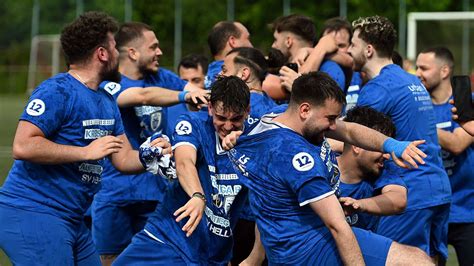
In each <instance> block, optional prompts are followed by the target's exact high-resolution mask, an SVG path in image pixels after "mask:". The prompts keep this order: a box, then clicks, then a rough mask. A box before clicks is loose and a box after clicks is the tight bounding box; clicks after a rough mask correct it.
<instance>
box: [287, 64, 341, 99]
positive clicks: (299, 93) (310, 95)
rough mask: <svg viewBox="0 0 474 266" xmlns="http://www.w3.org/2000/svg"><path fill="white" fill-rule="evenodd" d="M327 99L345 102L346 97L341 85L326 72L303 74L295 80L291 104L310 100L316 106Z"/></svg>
mask: <svg viewBox="0 0 474 266" xmlns="http://www.w3.org/2000/svg"><path fill="white" fill-rule="evenodd" d="M327 99H333V100H335V101H336V102H338V103H341V104H345V103H346V97H345V96H344V93H343V92H342V90H341V89H340V88H339V85H337V83H336V82H335V81H334V80H333V79H332V78H331V77H330V76H329V75H328V74H326V73H324V72H310V73H308V74H303V75H301V76H300V77H299V78H297V79H296V80H295V81H294V82H293V86H292V89H291V96H290V103H289V105H290V106H296V105H299V104H301V103H303V102H309V103H311V104H314V105H316V106H322V105H324V103H325V101H326V100H327Z"/></svg>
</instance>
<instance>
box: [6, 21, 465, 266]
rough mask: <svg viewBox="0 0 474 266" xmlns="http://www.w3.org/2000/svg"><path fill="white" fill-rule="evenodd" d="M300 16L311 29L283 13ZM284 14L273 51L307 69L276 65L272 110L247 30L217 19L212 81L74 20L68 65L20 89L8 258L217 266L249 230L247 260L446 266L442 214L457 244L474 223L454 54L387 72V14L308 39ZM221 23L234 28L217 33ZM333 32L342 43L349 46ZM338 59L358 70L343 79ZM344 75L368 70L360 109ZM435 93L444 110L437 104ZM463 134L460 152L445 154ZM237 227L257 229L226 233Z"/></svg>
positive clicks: (66, 35)
mask: <svg viewBox="0 0 474 266" xmlns="http://www.w3.org/2000/svg"><path fill="white" fill-rule="evenodd" d="M285 19H287V20H285ZM299 19H302V21H304V23H307V21H308V18H306V17H304V16H294V15H292V16H289V18H288V17H287V18H283V19H279V20H278V23H280V24H282V21H283V22H285V21H286V23H283V25H286V26H288V25H290V24H291V23H295V25H300V26H301V25H303V24H304V23H298V20H299ZM278 23H276V24H275V25H276V26H275V34H274V36H275V38H276V39H279V38H287V39H285V40H287V42H283V43H284V45H287V47H286V48H287V50H288V51H286V52H283V54H285V53H288V54H289V55H290V57H292V58H293V59H294V60H295V62H297V61H298V60H299V59H300V58H299V57H298V56H299V55H296V54H293V55H291V51H292V49H293V48H294V47H296V46H298V45H301V46H302V47H298V48H301V49H303V51H306V52H305V53H306V56H305V60H306V59H307V60H308V64H311V66H312V68H311V70H312V71H311V72H309V73H306V72H304V71H300V73H297V72H296V71H293V70H291V71H290V70H289V69H288V68H287V67H283V68H282V71H283V72H285V73H281V84H283V86H284V87H286V88H287V90H288V91H289V92H291V96H290V98H289V100H288V101H287V103H286V104H280V105H278V104H277V103H275V102H274V101H273V100H272V99H271V98H270V97H269V96H268V95H267V94H266V93H265V92H264V91H267V90H271V89H272V86H274V84H273V83H272V82H273V81H272V79H273V80H274V77H275V76H276V77H277V79H278V76H277V75H271V74H268V73H267V72H268V68H269V65H268V62H267V59H266V58H265V57H264V56H263V54H262V53H261V52H260V51H259V50H257V49H255V48H252V47H251V44H250V42H249V40H248V32H247V31H246V29H245V27H244V26H243V25H242V24H240V23H236V22H221V23H218V24H216V26H215V27H214V28H213V31H215V32H218V33H219V36H223V37H222V38H224V37H225V38H224V39H225V40H224V41H223V42H221V43H220V44H219V45H217V48H215V49H212V48H211V50H212V51H213V55H214V57H215V59H216V61H215V62H213V63H211V64H212V65H213V66H214V65H218V66H219V67H218V68H219V69H220V77H217V78H216V77H215V73H214V74H210V75H208V76H207V78H206V83H207V85H208V86H209V89H210V91H207V90H204V89H200V88H197V87H195V86H194V85H192V84H191V83H187V82H185V81H183V80H181V79H180V78H179V77H178V76H177V75H175V74H174V73H173V72H171V71H168V70H166V69H163V68H159V63H158V59H159V57H160V56H161V50H160V48H159V42H158V40H157V38H156V36H155V34H154V33H153V30H152V29H151V28H150V27H149V26H148V25H146V24H143V23H138V22H128V23H124V24H123V25H121V26H120V27H118V25H117V23H116V22H115V20H114V19H113V18H111V17H110V16H108V15H106V14H104V13H99V12H88V13H85V14H83V15H81V16H80V17H79V18H78V19H76V20H75V21H73V22H72V23H71V24H69V25H67V26H66V27H65V28H64V30H63V32H62V34H61V44H62V47H63V50H64V53H65V56H66V61H67V64H68V68H69V71H68V72H67V73H62V74H59V75H56V76H54V77H52V78H50V79H48V80H46V81H45V82H43V83H42V84H41V85H40V86H39V87H38V88H37V89H36V90H35V91H34V92H33V94H32V96H31V97H30V100H29V102H28V104H27V107H26V108H25V111H24V113H23V114H22V116H21V117H20V122H19V125H18V129H17V132H16V135H15V140H14V143H13V155H14V159H15V162H14V165H13V167H12V169H11V171H10V173H9V175H8V177H7V180H6V182H5V184H4V185H3V187H2V188H1V189H0V221H1V223H2V228H1V229H0V248H2V249H3V250H4V251H5V253H6V254H7V255H8V256H9V258H10V260H11V261H12V263H14V264H15V265H100V264H101V263H102V264H103V265H110V264H111V263H114V265H165V264H166V265H168V264H177V265H226V264H228V263H229V262H230V261H231V260H232V257H233V252H234V253H235V250H236V249H238V248H241V247H239V246H238V245H237V246H234V242H235V240H234V238H235V236H236V234H247V233H251V234H254V237H252V238H251V239H252V241H251V243H250V242H248V243H245V244H246V245H250V246H253V248H252V250H251V252H249V253H248V254H247V257H246V258H245V260H243V261H239V262H238V263H242V264H244V265H245V264H247V265H250V264H251V265H258V264H261V263H262V262H263V259H265V258H266V260H267V261H268V263H269V264H272V265H273V264H275V265H280V264H281V265H289V264H291V265H341V264H345V265H364V264H368V265H385V264H403V265H432V264H435V263H442V261H443V260H445V259H446V258H447V243H448V224H449V231H450V232H451V230H453V231H456V234H457V237H456V236H453V242H455V241H457V240H459V239H460V238H461V236H465V235H469V234H472V233H473V232H474V230H472V229H473V227H472V225H473V223H474V219H473V218H474V213H473V212H472V210H471V209H470V208H469V207H468V206H469V204H472V202H473V200H474V197H473V194H474V187H473V186H474V185H473V184H474V180H472V178H471V180H468V179H467V177H468V176H469V173H468V172H469V169H470V166H472V165H473V163H474V161H473V160H474V158H473V155H472V148H471V143H472V136H470V135H469V134H468V133H466V132H465V131H463V132H460V130H462V128H460V127H459V126H458V125H457V124H456V123H455V122H454V121H452V119H451V110H450V105H449V104H447V103H446V102H447V101H448V100H449V99H450V97H451V95H450V94H449V93H444V94H442V93H440V92H439V91H441V89H439V88H441V87H442V88H444V87H443V86H445V85H446V79H448V80H449V77H450V75H451V74H452V64H453V63H452V55H451V59H449V57H448V59H445V57H444V54H443V53H441V54H443V56H438V54H440V52H438V50H428V51H425V52H424V54H428V55H432V54H433V58H434V59H433V60H434V61H433V62H430V63H428V64H425V65H423V62H426V61H429V59H432V58H431V57H428V58H423V57H422V58H421V59H420V58H419V59H420V67H419V68H420V71H419V72H420V73H419V74H418V73H417V74H418V76H419V77H420V78H418V77H416V76H414V75H411V74H408V73H407V72H405V71H404V70H403V69H402V68H400V67H399V66H398V65H395V64H393V61H392V53H393V48H394V43H395V42H396V32H395V30H394V28H393V25H392V23H391V22H390V21H388V20H387V19H385V18H383V17H378V16H374V17H367V18H361V19H359V20H357V21H354V23H353V28H352V29H350V30H348V32H347V34H345V35H344V34H339V33H338V29H332V30H329V31H328V32H327V33H326V35H325V36H323V37H322V38H321V40H320V43H318V44H317V45H316V46H315V47H314V48H313V47H304V46H305V45H307V44H306V42H305V41H301V42H300V43H298V42H299V41H298V40H303V39H304V38H299V39H298V36H297V35H298V33H299V31H298V30H297V29H294V28H292V27H288V28H285V26H281V25H279V26H278ZM226 27H227V28H230V32H232V30H237V31H239V33H238V34H232V33H231V34H227V35H226V34H222V32H225V30H226ZM341 29H344V30H346V31H347V28H341ZM332 31H336V32H333V33H332V34H331V32H332ZM341 31H342V30H341ZM338 34H339V35H338ZM341 35H342V36H343V37H344V36H345V37H346V38H347V39H349V38H350V37H351V36H352V39H351V40H350V41H349V40H346V42H347V43H350V47H349V45H346V46H345V47H344V50H343V51H342V50H341V51H339V49H338V46H339V44H338V42H344V41H341V38H340V37H341ZM338 36H339V37H338ZM211 37H212V36H211V35H210V38H209V40H210V45H211V43H212V41H213V38H216V37H215V36H213V38H211ZM309 39H311V38H309ZM331 40H332V41H331ZM275 43H277V40H276V41H275ZM275 43H274V44H275ZM292 45H294V47H293V48H292ZM312 45H313V44H312ZM249 46H250V47H249ZM274 46H278V45H274ZM211 47H212V45H211ZM322 47H324V49H323V48H322ZM282 49H283V50H284V48H282ZM443 51H444V50H443ZM422 54H423V53H422ZM217 55H221V57H219V56H217ZM320 55H321V56H320ZM438 57H440V58H441V59H439V60H438ZM347 58H350V60H351V65H353V68H354V71H357V72H356V73H358V72H360V73H362V74H361V75H358V74H357V75H347V74H346V72H347V71H344V70H343V69H344V63H343V62H344V60H347ZM435 59H436V60H435ZM423 60H424V61H423ZM450 60H451V61H450ZM443 62H444V63H446V64H447V65H448V66H450V68H448V71H447V72H443V71H444V70H443V69H444V66H445V65H446V64H443ZM435 63H436V64H439V66H440V67H439V68H436V69H431V68H430V67H432V66H434V65H436V64H435ZM308 64H306V66H305V65H304V64H301V65H300V67H301V68H302V69H303V70H304V69H307V68H308ZM450 64H451V65H450ZM319 65H320V67H319ZM339 65H342V66H341V67H339ZM417 65H418V61H417ZM328 66H330V67H328ZM436 66H437V65H436ZM215 68H216V67H212V68H211V67H210V70H211V71H212V70H214V72H215ZM316 70H321V72H313V71H316ZM436 71H438V72H439V73H438V72H436ZM425 72H426V73H425ZM433 73H434V74H433ZM272 76H274V77H272ZM351 76H354V77H360V76H363V77H364V79H365V80H366V83H365V84H362V79H358V82H356V81H355V78H354V79H353V83H358V85H359V86H360V88H359V89H357V90H356V91H358V92H359V93H358V96H357V97H356V98H357V102H356V104H355V105H356V106H355V107H354V108H353V109H349V108H347V106H346V95H345V93H344V92H345V91H346V90H345V87H348V85H349V84H350V82H346V81H347V80H349V79H350V78H351ZM436 78H437V79H436ZM420 79H421V80H420ZM367 80H368V81H367ZM431 81H438V82H437V83H436V82H432V83H430V82H431ZM353 83H352V84H353ZM281 84H280V83H278V88H277V89H280V88H281V87H282V85H281ZM425 87H426V88H425ZM427 89H428V90H427ZM435 91H438V94H437V95H440V94H441V96H440V98H441V99H442V101H441V102H443V101H444V102H443V104H441V105H437V104H433V103H434V102H435V101H434V100H433V102H432V98H433V93H434V92H435ZM269 94H271V93H270V92H269ZM443 96H446V97H445V98H446V99H444V98H442V97H443ZM351 97H352V96H351ZM169 106H173V109H172V111H171V109H169ZM199 109H201V110H199ZM190 110H192V111H190ZM343 111H344V112H345V113H346V117H345V119H344V120H340V119H339V117H340V114H341V112H343ZM445 120H446V121H445ZM448 122H449V123H448ZM437 125H438V128H449V130H448V131H449V133H450V132H453V133H452V134H455V133H456V135H454V136H452V135H449V134H447V132H440V130H442V129H437V128H436V127H437ZM445 133H446V134H445ZM162 134H165V135H167V136H169V137H170V139H168V138H167V137H165V136H162ZM459 136H460V138H462V141H461V143H463V145H462V146H461V147H455V148H456V152H458V154H459V155H457V156H454V155H452V154H451V153H449V151H451V150H450V148H449V147H448V146H449V145H450V144H451V143H452V141H450V140H452V138H453V137H459ZM438 137H439V141H438ZM170 142H171V143H170ZM142 143H143V144H142ZM440 145H441V147H443V148H444V150H443V157H441V155H440V154H441V147H440ZM444 145H446V148H445V146H444ZM171 146H172V149H171ZM338 147H339V148H338ZM341 147H342V148H341ZM453 149H454V148H453ZM171 150H172V152H171ZM335 151H337V152H338V153H339V154H337V153H336V152H335ZM150 153H151V155H152V156H151V157H152V159H151V160H150ZM145 154H146V155H145ZM171 155H172V156H171ZM145 157H146V158H145ZM171 157H172V159H171ZM442 159H444V160H445V164H444V166H443V160H442ZM446 162H450V164H449V165H448V164H447V163H446ZM447 171H448V172H447ZM158 173H159V174H158ZM448 175H449V176H450V178H448ZM450 181H451V184H450ZM451 188H452V189H453V197H451ZM92 200H93V203H92ZM91 204H92V205H91ZM89 207H91V209H90V212H91V215H92V220H93V222H92V233H91V232H90V231H89V229H88V228H87V226H86V225H85V223H84V214H85V213H86V211H87V209H88V208H89ZM450 209H451V213H450ZM242 219H243V220H250V221H252V223H251V224H252V225H253V224H255V225H256V226H255V228H252V230H251V232H248V230H247V231H245V230H243V229H242V231H241V232H238V231H237V232H236V231H235V230H236V225H237V224H238V222H239V220H242ZM451 226H453V229H451ZM238 230H241V229H238ZM450 238H451V235H450ZM466 241H467V242H466ZM469 241H471V242H469ZM450 243H451V240H450ZM456 243H457V242H456ZM459 243H460V244H459V245H458V246H457V245H455V244H453V245H455V247H456V250H457V252H458V257H460V259H459V260H460V262H461V264H462V263H468V264H469V263H471V264H472V261H471V262H470V261H469V260H471V259H472V254H468V253H469V245H470V243H472V240H464V242H463V241H462V240H460V241H459ZM239 245H243V244H241V243H239ZM466 247H467V248H466ZM471 247H472V246H471ZM458 248H459V251H458ZM463 252H464V253H463Z"/></svg>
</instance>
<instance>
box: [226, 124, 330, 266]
mask: <svg viewBox="0 0 474 266" xmlns="http://www.w3.org/2000/svg"><path fill="white" fill-rule="evenodd" d="M274 116H275V115H268V116H264V117H262V119H261V121H260V122H259V124H258V125H257V126H256V127H254V128H253V129H252V131H251V132H250V133H249V134H248V135H247V136H241V137H240V139H239V141H238V145H237V146H236V148H235V149H232V150H231V152H230V157H231V159H232V161H233V163H234V164H235V166H236V168H237V169H239V171H240V173H241V180H242V182H243V183H244V184H245V185H246V186H247V187H248V188H249V190H250V204H251V207H252V210H253V211H254V213H255V214H256V221H257V225H258V228H259V231H260V236H261V240H262V243H263V245H264V247H265V251H266V255H267V258H268V260H269V262H270V263H272V264H278V263H284V264H290V265H312V264H311V263H310V262H311V260H313V259H314V258H315V256H321V257H320V259H321V260H320V262H322V261H324V256H328V255H325V253H324V252H322V250H323V249H324V248H325V246H326V243H327V239H328V238H331V237H332V236H331V235H330V233H329V231H328V230H327V228H326V227H325V225H324V223H323V222H322V220H321V219H320V218H319V217H318V216H317V215H316V214H315V213H314V211H313V210H312V209H311V207H310V206H309V203H311V202H314V201H318V200H320V199H323V198H325V197H328V196H330V195H333V194H335V193H336V191H337V190H338V186H339V169H338V168H337V165H336V164H334V162H335V158H334V154H333V153H332V152H331V150H330V148H329V145H328V144H327V142H325V141H324V142H323V144H322V145H321V146H320V147H317V146H314V145H312V144H310V143H309V142H307V141H306V140H305V139H304V138H303V137H302V136H301V135H299V134H297V133H296V132H294V131H293V130H291V129H289V128H286V127H285V126H284V125H281V124H279V123H275V122H273V121H272V118H273V117H274ZM262 151H265V152H262ZM323 243H324V244H323ZM318 254H319V255H318ZM308 263H309V264H308Z"/></svg>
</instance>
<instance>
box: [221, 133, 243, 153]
mask: <svg viewBox="0 0 474 266" xmlns="http://www.w3.org/2000/svg"><path fill="white" fill-rule="evenodd" d="M240 135H242V131H241V130H238V131H232V132H230V133H229V134H228V135H227V136H225V137H224V139H223V140H222V148H224V150H226V151H228V150H230V149H232V148H234V146H235V144H236V143H237V139H238V138H239V136H240Z"/></svg>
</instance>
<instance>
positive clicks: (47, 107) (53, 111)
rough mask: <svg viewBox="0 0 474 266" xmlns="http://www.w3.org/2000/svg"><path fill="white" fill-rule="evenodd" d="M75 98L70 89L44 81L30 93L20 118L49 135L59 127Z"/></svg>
mask: <svg viewBox="0 0 474 266" xmlns="http://www.w3.org/2000/svg"><path fill="white" fill-rule="evenodd" d="M75 98H76V95H75V93H74V92H71V90H67V89H66V88H62V87H60V86H59V84H57V83H56V82H49V83H46V82H45V84H42V85H40V87H38V88H37V89H36V90H35V91H34V92H33V94H32V95H31V97H30V100H29V102H28V104H27V106H26V108H25V110H24V111H23V114H22V115H21V117H20V120H24V121H28V122H30V123H32V124H34V125H35V126H37V127H38V128H40V129H41V131H42V132H43V134H44V135H45V136H46V137H49V136H51V135H53V134H54V133H55V132H56V131H57V130H59V129H60V128H61V126H62V124H63V121H65V120H66V119H67V115H68V114H69V113H70V103H71V102H72V101H74V99H75Z"/></svg>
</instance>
